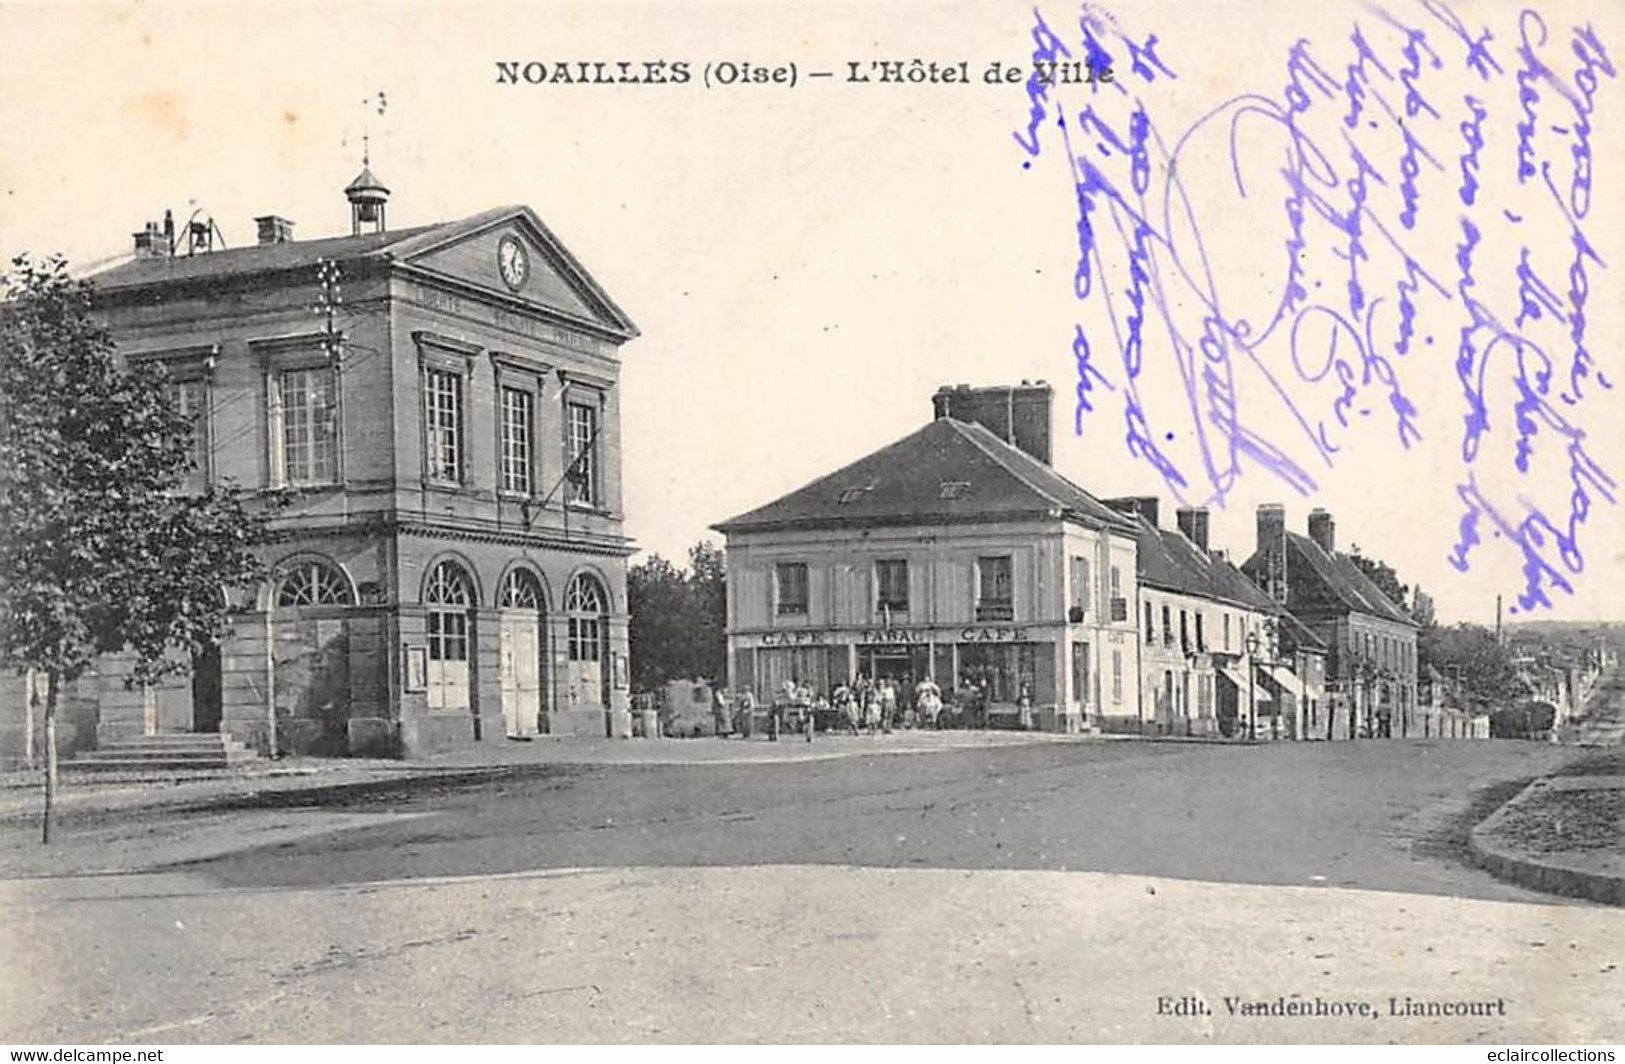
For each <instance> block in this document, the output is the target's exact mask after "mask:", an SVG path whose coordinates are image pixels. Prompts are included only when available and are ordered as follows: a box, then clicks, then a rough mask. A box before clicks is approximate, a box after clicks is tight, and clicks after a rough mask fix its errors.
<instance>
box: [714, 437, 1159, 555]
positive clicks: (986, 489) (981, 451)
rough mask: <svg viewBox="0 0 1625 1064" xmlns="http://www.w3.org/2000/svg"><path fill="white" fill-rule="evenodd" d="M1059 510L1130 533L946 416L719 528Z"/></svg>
mask: <svg viewBox="0 0 1625 1064" xmlns="http://www.w3.org/2000/svg"><path fill="white" fill-rule="evenodd" d="M948 485H959V487H957V488H950V487H947V486H948ZM843 500H844V501H843ZM1052 511H1059V512H1060V513H1061V514H1062V515H1063V516H1065V517H1067V518H1069V519H1071V520H1074V521H1077V522H1079V523H1080V524H1084V525H1088V526H1090V527H1094V528H1113V529H1118V530H1121V531H1132V528H1133V526H1132V525H1131V524H1130V523H1129V522H1128V521H1127V520H1126V519H1125V518H1124V517H1123V516H1122V515H1120V514H1118V513H1116V512H1115V511H1113V510H1111V509H1110V508H1109V507H1107V506H1106V505H1105V504H1104V503H1102V502H1101V501H1100V500H1099V499H1096V498H1095V497H1094V496H1093V495H1090V494H1089V493H1088V492H1086V491H1084V490H1083V489H1082V488H1080V487H1078V486H1077V485H1076V484H1073V483H1072V482H1071V481H1070V480H1067V479H1066V478H1065V477H1063V476H1061V475H1060V474H1059V473H1057V472H1055V471H1054V470H1053V469H1051V468H1049V467H1048V466H1046V465H1045V464H1044V463H1042V462H1040V461H1038V460H1037V459H1036V458H1033V457H1032V456H1030V455H1028V454H1027V453H1026V452H1024V451H1022V450H1020V449H1018V448H1016V447H1014V446H1012V445H1010V444H1008V443H1006V442H1004V441H1003V440H1001V439H999V438H998V437H997V436H995V435H994V434H993V433H991V432H989V431H988V430H987V429H985V428H983V427H982V426H981V425H977V424H973V423H971V422H966V421H959V420H956V419H954V418H946V417H944V418H938V419H937V420H935V421H931V422H928V423H927V424H926V425H924V426H923V427H921V428H919V429H916V430H915V431H914V432H911V433H909V434H908V435H907V436H904V437H903V438H902V439H900V440H898V441H896V442H895V443H891V444H888V445H886V446H885V447H882V448H880V449H879V450H877V451H874V452H872V453H870V454H868V455H865V456H864V457H862V458H860V459H858V460H857V461H855V462H853V463H851V464H850V465H847V466H843V467H842V468H840V469H837V470H836V471H835V472H833V473H830V474H828V475H826V476H822V477H819V478H818V479H817V480H815V481H813V482H812V483H810V484H808V485H806V486H805V487H802V488H798V489H797V490H795V491H792V492H790V493H789V494H788V495H785V496H782V497H781V498H778V499H775V500H774V501H773V502H770V503H768V504H767V505H766V506H761V507H758V508H757V509H754V510H751V511H749V512H747V513H743V514H740V515H739V516H737V517H733V518H730V519H728V520H727V521H723V522H721V523H719V524H717V525H714V526H713V527H714V528H716V530H717V531H719V532H723V533H729V532H743V531H747V530H763V529H770V528H796V527H819V526H827V525H841V524H865V523H887V524H896V523H901V522H905V521H918V522H920V523H925V524H938V523H948V522H953V521H968V520H988V519H994V518H999V517H1017V516H1022V515H1031V514H1039V513H1049V512H1052Z"/></svg>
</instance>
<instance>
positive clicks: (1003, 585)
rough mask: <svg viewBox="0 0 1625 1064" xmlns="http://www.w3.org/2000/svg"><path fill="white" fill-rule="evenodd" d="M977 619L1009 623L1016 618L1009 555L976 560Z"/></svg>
mask: <svg viewBox="0 0 1625 1064" xmlns="http://www.w3.org/2000/svg"><path fill="white" fill-rule="evenodd" d="M976 573H977V583H976V619H977V620H978V621H1008V620H1013V619H1014V618H1015V613H1016V610H1015V601H1014V599H1013V598H1012V585H1013V581H1012V580H1011V578H1010V557H1009V555H993V556H988V557H982V558H978V559H976Z"/></svg>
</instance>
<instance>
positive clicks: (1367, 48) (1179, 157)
mask: <svg viewBox="0 0 1625 1064" xmlns="http://www.w3.org/2000/svg"><path fill="white" fill-rule="evenodd" d="M1339 32H1340V33H1341V34H1342V36H1340V37H1337V38H1336V39H1331V40H1322V41H1311V40H1308V39H1304V38H1298V39H1296V40H1295V41H1291V42H1290V43H1288V44H1285V45H1283V47H1282V49H1281V53H1280V61H1279V65H1278V66H1274V67H1267V68H1265V69H1264V70H1263V71H1262V75H1263V76H1262V79H1261V80H1263V81H1265V82H1267V83H1268V85H1269V88H1267V89H1265V90H1263V91H1259V92H1246V93H1242V94H1238V95H1235V96H1231V97H1229V98H1226V99H1224V100H1222V101H1221V102H1218V103H1217V104H1215V103H1214V101H1213V100H1212V99H1202V98H1201V94H1202V93H1204V92H1206V91H1208V90H1206V89H1204V88H1203V86H1202V84H1201V82H1200V81H1199V80H1198V79H1199V77H1200V75H1201V74H1202V73H1203V72H1202V71H1200V70H1199V69H1197V67H1198V64H1199V61H1200V60H1202V59H1203V58H1209V59H1210V58H1211V57H1204V56H1182V55H1179V54H1176V53H1174V52H1172V51H1170V50H1169V49H1168V48H1167V47H1166V46H1165V45H1164V44H1163V42H1162V41H1160V40H1159V38H1158V35H1157V34H1156V33H1155V32H1153V31H1151V30H1150V29H1148V28H1145V27H1134V28H1131V27H1128V26H1127V25H1126V24H1124V23H1123V22H1121V21H1120V20H1119V19H1118V18H1116V17H1115V16H1114V15H1112V14H1111V13H1109V12H1107V11H1106V10H1104V9H1103V8H1100V7H1097V6H1095V5H1092V4H1085V5H1083V7H1082V8H1081V9H1080V10H1079V12H1078V13H1077V14H1076V15H1075V16H1069V22H1067V23H1059V22H1057V23H1052V22H1049V21H1047V20H1046V18H1045V16H1044V15H1043V13H1042V12H1040V11H1037V10H1035V11H1034V17H1033V23H1032V26H1031V43H1032V51H1031V55H1032V59H1033V61H1034V64H1035V69H1042V68H1043V67H1044V66H1045V65H1046V64H1053V63H1056V62H1072V61H1087V62H1088V63H1090V64H1092V65H1093V66H1095V67H1096V68H1098V69H1104V68H1106V67H1108V66H1109V67H1111V68H1112V69H1114V70H1115V71H1116V75H1117V76H1116V78H1115V79H1114V80H1113V81H1112V82H1111V83H1106V84H1093V85H1087V86H1061V85H1056V84H1052V83H1050V82H1049V81H1046V80H1045V79H1042V78H1040V77H1039V76H1038V75H1036V74H1035V75H1034V76H1033V77H1032V78H1030V79H1029V80H1028V81H1027V82H1026V85H1025V88H1026V96H1025V99H1024V101H1023V102H1024V105H1025V111H1026V114H1025V117H1024V120H1023V122H1022V123H1020V125H1019V126H1018V128H1017V129H1016V130H1015V131H1014V140H1015V143H1016V145H1017V147H1018V149H1019V152H1020V158H1021V161H1022V166H1023V167H1024V168H1026V169H1028V170H1032V169H1034V167H1035V166H1036V165H1037V163H1038V161H1039V160H1042V159H1055V160H1057V161H1059V160H1063V159H1064V160H1065V165H1066V167H1067V168H1068V170H1069V175H1068V180H1067V186H1068V188H1069V190H1070V192H1071V194H1072V195H1073V196H1074V197H1075V214H1076V234H1075V239H1076V270H1075V273H1074V275H1073V277H1072V295H1073V296H1074V297H1075V298H1076V300H1077V301H1078V303H1077V306H1078V309H1077V312H1076V318H1077V322H1076V325H1075V326H1074V328H1073V332H1072V335H1071V347H1072V355H1073V359H1074V362H1075V366H1076V380H1075V385H1076V404H1075V422H1074V431H1075V432H1077V433H1078V434H1080V435H1081V434H1082V433H1083V431H1084V428H1085V425H1086V424H1090V425H1091V426H1094V425H1096V424H1097V423H1098V425H1099V427H1101V428H1106V429H1107V430H1108V431H1109V430H1110V427H1111V424H1112V422H1113V419H1115V417H1116V415H1117V413H1118V412H1119V411H1120V413H1121V419H1122V420H1121V422H1120V425H1121V429H1122V431H1123V433H1124V435H1123V439H1124V442H1125V443H1126V445H1127V447H1128V451H1129V453H1130V454H1131V455H1132V456H1133V457H1134V458H1135V459H1137V460H1139V461H1143V462H1145V463H1146V464H1148V465H1150V466H1151V467H1152V468H1153V469H1155V470H1156V471H1157V473H1158V474H1159V475H1160V476H1161V477H1162V478H1163V480H1164V482H1165V483H1166V484H1167V486H1168V487H1169V489H1170V490H1171V491H1172V492H1173V493H1174V494H1175V495H1176V496H1177V497H1178V498H1179V499H1180V500H1181V502H1182V503H1185V504H1188V505H1209V504H1212V505H1223V503H1224V500H1225V498H1226V497H1227V496H1228V495H1229V493H1230V492H1231V491H1232V489H1233V488H1234V486H1235V484H1236V481H1237V478H1238V477H1240V476H1241V475H1242V474H1243V472H1244V471H1249V472H1250V471H1253V470H1262V471H1266V472H1268V473H1269V474H1271V475H1272V476H1274V477H1275V478H1277V479H1278V480H1279V481H1281V482H1283V483H1284V484H1286V485H1287V486H1288V487H1290V488H1291V489H1293V490H1294V491H1296V492H1298V493H1299V494H1303V495H1308V494H1312V493H1313V492H1314V491H1315V490H1316V489H1317V487H1318V481H1317V477H1318V476H1321V475H1324V471H1325V470H1328V469H1330V468H1332V467H1334V466H1335V465H1336V464H1337V462H1338V460H1339V456H1340V455H1342V454H1344V453H1345V451H1346V450H1347V449H1349V448H1350V447H1351V446H1354V445H1355V444H1356V441H1357V440H1358V439H1360V438H1361V437H1363V436H1365V435H1367V434H1369V433H1372V432H1378V433H1392V434H1393V438H1394V439H1395V440H1397V443H1398V445H1399V447H1400V449H1401V450H1402V451H1403V452H1404V453H1406V454H1407V455H1410V456H1412V457H1411V458H1408V459H1407V461H1410V460H1414V461H1417V462H1431V463H1439V462H1447V463H1449V466H1450V467H1451V468H1455V469H1456V470H1457V472H1458V478H1457V479H1458V483H1457V484H1456V489H1455V492H1454V494H1453V496H1452V497H1450V498H1449V499H1447V500H1444V503H1445V505H1447V506H1448V507H1450V510H1451V511H1452V512H1453V513H1455V514H1456V517H1455V528H1456V531H1455V533H1454V537H1455V541H1454V543H1453V544H1452V545H1451V546H1450V548H1449V551H1448V554H1447V558H1448V560H1449V562H1450V564H1451V565H1452V566H1453V567H1455V569H1457V570H1460V571H1462V572H1466V571H1467V570H1468V569H1469V567H1470V566H1471V565H1473V564H1474V563H1475V562H1480V561H1483V562H1484V563H1485V564H1495V565H1499V564H1500V562H1501V559H1500V557H1499V552H1500V551H1503V550H1504V551H1509V552H1510V553H1509V554H1507V555H1506V559H1507V563H1508V565H1509V569H1508V572H1509V573H1510V572H1514V571H1516V572H1518V573H1519V575H1518V576H1517V577H1516V578H1515V579H1516V580H1518V581H1521V587H1517V588H1515V591H1516V595H1515V598H1516V602H1517V605H1518V607H1519V608H1521V609H1522V610H1525V611H1527V610H1532V609H1537V608H1543V607H1550V606H1552V605H1553V602H1552V598H1551V593H1552V592H1553V591H1558V592H1563V593H1566V594H1573V591H1574V587H1573V583H1572V581H1573V580H1574V578H1575V577H1577V576H1579V574H1581V573H1582V572H1583V571H1584V569H1585V556H1584V554H1583V552H1582V548H1581V540H1582V533H1583V526H1584V525H1585V523H1586V520H1587V518H1588V516H1589V515H1590V513H1591V510H1592V507H1593V505H1594V504H1595V503H1596V502H1597V501H1598V500H1601V501H1602V502H1605V503H1607V504H1609V505H1616V504H1617V500H1616V496H1615V492H1616V487H1617V485H1616V482H1615V479H1614V476H1613V474H1612V473H1610V472H1609V471H1608V469H1607V468H1606V463H1605V462H1604V461H1602V460H1601V459H1600V458H1599V456H1598V455H1596V454H1593V453H1592V452H1591V450H1589V449H1588V444H1587V433H1586V427H1585V426H1586V425H1587V424H1592V425H1593V426H1595V424H1596V423H1597V419H1598V418H1600V417H1601V416H1602V415H1603V414H1604V413H1605V411H1604V410H1603V408H1602V407H1603V405H1604V404H1606V398H1605V399H1604V403H1603V404H1599V402H1598V396H1599V395H1601V396H1604V397H1606V396H1607V393H1608V392H1609V391H1610V390H1611V389H1612V384H1611V383H1610V382H1609V380H1608V378H1607V376H1606V375H1605V373H1604V371H1603V367H1602V366H1600V365H1599V363H1598V361H1597V358H1596V357H1595V355H1594V353H1593V350H1592V340H1591V338H1590V337H1589V336H1588V333H1587V300H1588V298H1589V294H1590V292H1591V291H1592V286H1593V283H1594V280H1595V279H1596V278H1597V276H1598V275H1599V273H1600V272H1601V271H1603V270H1605V269H1606V268H1607V266H1608V264H1607V263H1606V262H1604V261H1603V259H1602V257H1601V256H1600V255H1599V253H1598V251H1597V250H1596V248H1594V247H1593V245H1592V241H1591V239H1590V236H1589V235H1588V231H1587V218H1588V216H1589V215H1590V213H1591V210H1592V206H1593V195H1592V192H1593V178H1594V173H1593V162H1592V152H1591V143H1592V133H1593V123H1594V122H1595V121H1596V120H1597V119H1598V117H1599V116H1598V115H1597V114H1596V102H1597V91H1598V86H1599V85H1600V84H1602V83H1603V81H1604V80H1605V79H1613V78H1614V77H1615V76H1616V75H1615V69H1614V64H1613V61H1612V60H1611V59H1610V57H1609V54H1608V52H1607V49H1606V48H1605V46H1604V42H1603V41H1602V40H1600V39H1599V38H1598V36H1597V34H1596V32H1595V31H1594V30H1593V29H1592V27H1591V26H1590V25H1589V24H1588V25H1583V26H1582V25H1573V26H1563V25H1555V24H1548V22H1547V20H1546V19H1545V18H1544V17H1543V16H1542V15H1541V13H1540V12H1539V11H1538V10H1536V9H1533V8H1529V9H1525V10H1523V11H1521V12H1517V13H1516V14H1515V15H1514V12H1512V11H1511V10H1510V9H1508V10H1507V17H1506V20H1505V24H1504V25H1503V24H1499V23H1498V24H1495V25H1494V26H1484V25H1475V24H1470V23H1469V22H1467V21H1465V20H1464V19H1463V17H1462V16H1460V15H1458V14H1457V13H1456V12H1455V11H1454V10H1452V9H1451V8H1450V7H1449V6H1447V5H1446V4H1444V3H1443V2H1441V0H1416V2H1414V3H1412V4H1410V5H1409V6H1404V7H1396V8H1395V10H1393V11H1389V10H1385V9H1383V8H1381V7H1377V6H1374V5H1368V6H1365V7H1362V8H1360V9H1359V17H1358V18H1357V19H1354V20H1351V21H1350V22H1349V23H1348V24H1347V26H1346V28H1344V29H1340V30H1339ZM1254 69H1255V70H1257V69H1258V68H1257V67H1256V66H1255V67H1254ZM1063 96H1065V97H1067V98H1065V99H1063ZM1193 101H1195V102H1194V103H1193ZM1180 108H1184V109H1185V110H1184V113H1185V114H1187V115H1190V114H1196V115H1198V116H1199V117H1197V118H1196V119H1195V120H1194V121H1192V122H1189V124H1185V123H1183V122H1180V123H1177V124H1175V125H1174V127H1173V128H1168V127H1167V126H1166V125H1165V124H1163V123H1159V121H1158V114H1159V111H1160V112H1161V113H1163V114H1167V113H1168V112H1169V111H1175V112H1178V111H1179V109H1180ZM1217 227H1222V230H1223V233H1224V234H1225V237H1224V239H1222V240H1214V239H1204V238H1203V235H1202V234H1203V232H1204V230H1206V231H1208V232H1210V233H1211V232H1214V231H1215V229H1216V228H1217ZM1238 234H1239V237H1238ZM1481 279H1482V280H1481ZM1424 363H1430V364H1431V367H1425V366H1424ZM1452 363H1453V367H1454V380H1455V382H1456V388H1455V389H1454V390H1453V391H1451V392H1449V393H1446V392H1441V391H1440V390H1438V389H1434V390H1433V391H1432V392H1430V393H1427V394H1419V393H1418V392H1416V391H1413V390H1411V388H1410V387H1408V385H1407V380H1408V379H1415V378H1416V377H1420V376H1422V373H1421V372H1420V371H1421V370H1422V369H1424V368H1429V370H1430V375H1431V376H1432V377H1433V379H1438V367H1440V366H1441V365H1443V366H1445V367H1448V366H1450V365H1451V364H1452ZM1412 370H1416V371H1418V372H1416V373H1412ZM1445 405H1448V406H1450V407H1451V409H1452V410H1453V411H1454V412H1453V413H1451V415H1450V416H1449V417H1448V418H1447V419H1445V420H1444V421H1439V420H1434V421H1432V422H1431V423H1432V424H1434V425H1438V424H1448V425H1458V424H1459V431H1458V430H1455V429H1452V430H1451V433H1450V436H1449V437H1448V438H1446V439H1425V438H1424V435H1423V431H1422V430H1423V426H1424V424H1428V423H1429V421H1428V419H1427V418H1425V417H1424V416H1423V415H1424V413H1429V414H1433V413H1438V412H1440V411H1441V410H1442V408H1443V407H1444V406H1445ZM1458 416H1459V421H1458ZM1611 457H1617V456H1611ZM1492 470H1493V471H1496V475H1494V476H1489V475H1485V474H1486V473H1487V472H1488V471H1492ZM1394 477H1395V481H1396V486H1397V485H1398V484H1400V483H1402V482H1403V477H1404V470H1403V468H1396V469H1395V470H1394ZM1508 485H1510V487H1508ZM1492 544H1493V545H1492ZM1441 545H1442V544H1441ZM1485 555H1489V557H1483V556H1485Z"/></svg>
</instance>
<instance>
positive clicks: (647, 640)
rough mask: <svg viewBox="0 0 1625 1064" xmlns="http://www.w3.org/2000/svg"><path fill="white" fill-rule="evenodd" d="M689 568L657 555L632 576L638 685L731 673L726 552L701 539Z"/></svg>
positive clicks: (634, 672) (691, 552)
mask: <svg viewBox="0 0 1625 1064" xmlns="http://www.w3.org/2000/svg"><path fill="white" fill-rule="evenodd" d="M688 562H689V567H688V569H686V570H684V569H679V568H677V566H675V565H673V564H672V563H671V562H670V561H669V560H667V559H666V558H663V557H661V556H660V555H658V554H654V555H650V556H649V557H648V558H646V559H645V560H643V561H642V562H639V563H638V564H636V565H634V566H632V568H631V570H630V571H629V572H628V574H627V600H628V604H629V605H630V607H631V613H632V621H631V632H630V638H631V652H632V681H633V686H634V687H636V688H638V689H640V690H645V691H652V690H656V689H658V688H660V687H662V686H664V685H665V683H666V681H667V680H674V679H689V678H695V677H703V678H706V679H710V680H713V681H720V680H721V679H722V677H723V676H724V675H725V673H726V669H727V653H728V647H727V640H728V637H727V625H728V585H727V572H726V563H725V559H724V557H723V552H722V549H721V548H720V547H718V546H716V545H715V544H712V543H708V542H705V541H703V540H702V541H700V542H699V543H696V544H695V545H694V546H693V547H691V548H689V552H688Z"/></svg>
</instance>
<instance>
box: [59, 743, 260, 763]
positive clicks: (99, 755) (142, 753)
mask: <svg viewBox="0 0 1625 1064" xmlns="http://www.w3.org/2000/svg"><path fill="white" fill-rule="evenodd" d="M242 753H244V751H243V750H241V749H240V748H239V749H237V750H232V749H229V748H225V747H220V746H216V747H215V748H214V749H212V750H197V749H188V748H186V747H168V746H153V747H145V748H133V747H128V746H104V747H101V748H100V749H97V750H85V751H82V752H80V754H79V755H78V758H77V759H78V760H81V761H106V760H109V759H111V760H114V761H198V760H202V761H207V760H208V759H210V758H219V757H229V756H231V755H233V754H242Z"/></svg>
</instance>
